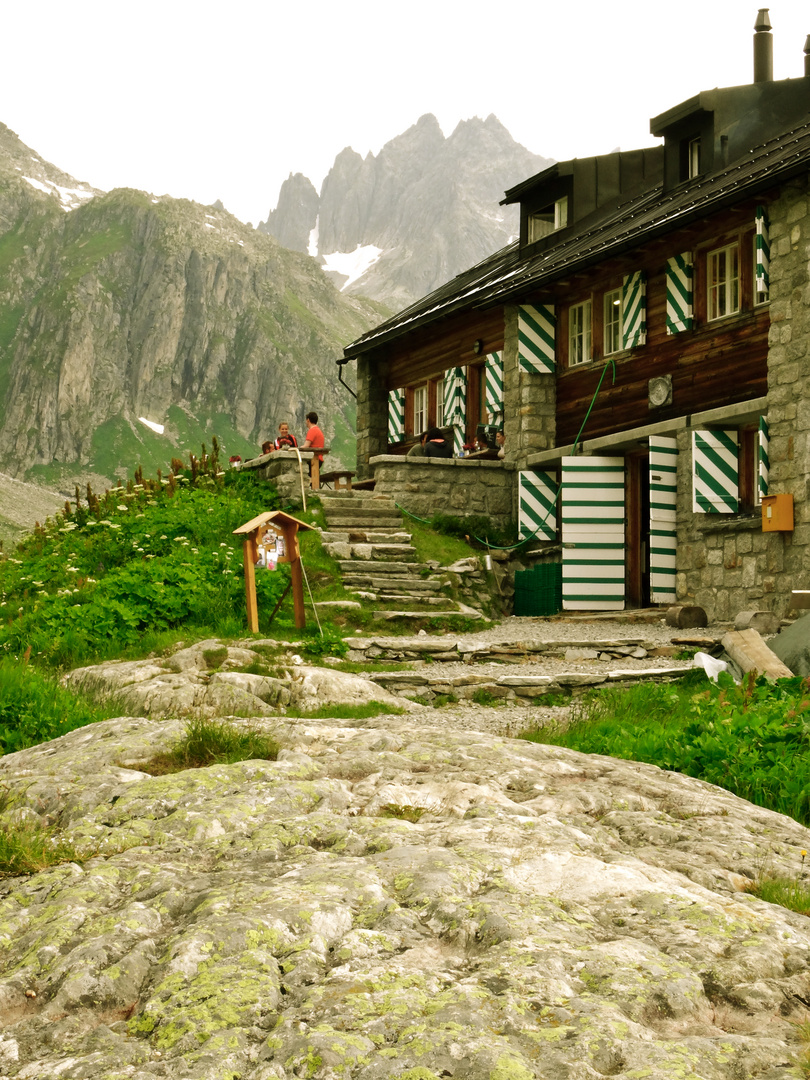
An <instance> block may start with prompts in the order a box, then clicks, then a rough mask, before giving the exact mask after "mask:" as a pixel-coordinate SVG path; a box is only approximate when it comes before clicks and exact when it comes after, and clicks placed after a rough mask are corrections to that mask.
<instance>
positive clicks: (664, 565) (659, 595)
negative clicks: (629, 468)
mask: <svg viewBox="0 0 810 1080" xmlns="http://www.w3.org/2000/svg"><path fill="white" fill-rule="evenodd" d="M677 495H678V442H677V440H676V439H671V438H667V437H665V436H663V435H651V436H650V600H651V601H652V603H653V604H671V603H673V602H674V601H675V554H676V530H675V526H676V503H677Z"/></svg>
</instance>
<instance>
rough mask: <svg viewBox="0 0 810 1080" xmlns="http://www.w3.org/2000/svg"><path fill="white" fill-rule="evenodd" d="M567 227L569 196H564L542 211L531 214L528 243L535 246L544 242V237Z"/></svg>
mask: <svg viewBox="0 0 810 1080" xmlns="http://www.w3.org/2000/svg"><path fill="white" fill-rule="evenodd" d="M567 225H568V196H567V195H563V196H561V198H559V199H555V201H554V202H553V203H551V204H550V205H549V206H546V207H544V208H543V209H542V210H537V211H535V213H533V214H529V218H528V236H527V238H526V242H527V243H528V244H533V243H534V242H535V241H536V240H542V239H543V237H544V236H548V235H549V234H550V233H553V232H556V231H557V229H564V228H565V227H566V226H567Z"/></svg>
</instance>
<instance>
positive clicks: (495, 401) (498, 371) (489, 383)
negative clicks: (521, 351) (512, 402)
mask: <svg viewBox="0 0 810 1080" xmlns="http://www.w3.org/2000/svg"><path fill="white" fill-rule="evenodd" d="M484 392H485V394H486V409H487V415H488V416H489V422H490V424H494V423H495V421H496V419H497V417H499V416H503V354H502V353H499V352H492V353H488V354H487V362H486V364H485V366H484Z"/></svg>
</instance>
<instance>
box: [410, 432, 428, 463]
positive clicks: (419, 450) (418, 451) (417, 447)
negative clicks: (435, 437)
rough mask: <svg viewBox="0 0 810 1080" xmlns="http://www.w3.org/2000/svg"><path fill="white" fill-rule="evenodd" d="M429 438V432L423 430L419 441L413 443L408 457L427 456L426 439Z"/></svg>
mask: <svg viewBox="0 0 810 1080" xmlns="http://www.w3.org/2000/svg"><path fill="white" fill-rule="evenodd" d="M426 439H427V432H426V431H423V432H422V434H421V435H420V436H419V442H416V443H414V444H413V446H412V447H411V448H410V450H409V451H408V453H407V454H406V455H405V456H406V457H424V456H425V440H426Z"/></svg>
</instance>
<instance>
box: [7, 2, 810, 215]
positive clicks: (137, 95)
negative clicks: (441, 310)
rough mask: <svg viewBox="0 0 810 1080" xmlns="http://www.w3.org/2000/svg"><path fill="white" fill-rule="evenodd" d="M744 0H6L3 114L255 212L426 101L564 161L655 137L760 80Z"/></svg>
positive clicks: (783, 48) (133, 171)
mask: <svg viewBox="0 0 810 1080" xmlns="http://www.w3.org/2000/svg"><path fill="white" fill-rule="evenodd" d="M756 15H757V4H756V3H753V2H752V3H749V2H748V0H678V2H677V3H674V4H671V3H656V2H655V0H623V2H622V0H555V2H552V0H511V2H509V3H483V2H482V0H405V2H400V3H396V4H384V3H381V2H379V0H298V2H297V3H296V0H263V2H259V0H218V2H217V3H213V2H212V0H195V2H194V3H192V2H191V0H137V2H133V0H117V2H115V0H82V2H81V3H79V4H66V3H64V0H39V2H37V3H22V2H18V3H16V4H7V5H5V10H4V12H3V16H2V22H1V23H0V25H2V33H3V62H2V64H1V65H0V121H2V122H4V123H5V124H7V125H8V126H9V127H10V128H11V129H12V130H13V131H16V132H17V134H18V135H19V136H20V138H21V139H22V140H23V141H24V142H26V143H27V144H28V145H29V146H31V147H32V148H33V149H34V150H36V151H37V152H38V153H39V154H40V155H41V156H42V157H44V158H45V159H46V160H48V161H51V162H52V163H53V164H55V165H57V166H59V167H60V168H62V169H64V170H66V171H67V172H69V173H72V174H73V175H74V176H75V177H76V178H77V179H79V180H86V181H88V182H89V183H91V184H93V185H95V186H96V187H100V188H105V189H109V188H112V187H123V186H126V187H135V188H141V189H143V190H145V191H150V192H153V193H154V194H157V195H162V194H169V195H174V196H177V197H185V198H191V199H196V200H198V201H199V202H202V203H211V202H214V201H215V200H216V199H218V198H219V199H222V201H223V202H224V204H225V206H226V207H227V208H228V209H229V210H230V211H231V212H232V213H234V214H236V216H237V217H240V218H242V220H244V221H252V222H253V223H254V224H256V223H257V222H258V221H260V220H264V219H265V218H266V216H267V212H268V210H270V209H271V208H272V207H274V206H275V205H276V201H277V198H278V190H279V187H280V185H281V183H282V181H283V180H284V179H285V178H286V176H287V175H288V174H289V173H290V172H302V173H304V174H305V175H307V176H309V178H310V179H311V180H312V181H313V183H314V184H315V186H316V187H317V188H320V185H321V182H322V180H323V178H324V176H325V175H326V173H327V172H328V170H329V167H330V166H331V164H332V162H333V160H334V158H335V155H336V154H337V153H339V151H340V150H342V149H343V147H345V146H351V147H353V148H354V149H355V150H356V151H358V152H359V153H360V154H363V155H365V154H366V153H368V152H369V151H372V152H373V153H375V154H376V153H378V152H379V150H380V148H381V147H382V146H383V144H384V143H386V142H387V141H388V140H389V139H391V138H393V137H394V136H395V135H398V134H400V133H401V132H402V131H404V130H405V129H406V128H408V127H410V125H411V124H413V123H415V122H416V120H417V119H418V118H419V117H420V116H421V115H422V114H423V113H427V112H432V113H434V115H435V116H437V117H438V119H439V122H440V124H441V126H442V128H443V130H444V132H445V134H446V135H449V134H450V132H451V131H452V130H453V128H454V127H455V126H456V124H457V123H458V122H459V121H460V120H465V119H468V118H469V117H471V116H480V117H486V116H487V115H489V113H494V114H495V115H496V116H497V117H498V119H499V120H500V121H501V122H502V123H503V124H504V125H505V126H506V128H507V129H508V130H509V131H510V132H511V134H512V136H513V137H514V138H515V139H517V140H518V142H521V143H523V145H524V146H526V147H528V149H530V150H533V151H534V152H535V153H538V154H543V155H545V156H547V157H553V158H557V159H560V160H562V159H566V158H572V157H584V156H588V155H590V154H601V153H608V152H609V151H611V150H613V149H615V148H616V147H621V148H622V149H631V148H633V147H637V146H645V145H651V144H652V143H653V142H655V140H653V139H652V138H651V136H650V135H649V118H650V117H651V116H655V115H657V114H658V113H660V112H663V111H664V110H665V109H668V108H670V107H671V106H672V105H675V104H677V103H678V102H680V101H683V100H685V99H686V98H688V97H690V96H692V95H693V94H695V93H696V92H697V91H698V90H704V89H710V88H711V87H714V86H735V85H739V84H741V83H747V82H750V81H751V79H752V67H753V61H752V44H751V42H752V37H753V26H754V22H755V20H756ZM770 19H771V23H772V25H773V36H774V76H775V78H777V79H784V78H793V77H798V76H801V75H802V74H803V72H804V57H803V48H804V41H805V38H806V37H807V35H808V34H810V5H808V3H807V0H773V3H772V4H771V5H770Z"/></svg>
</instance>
